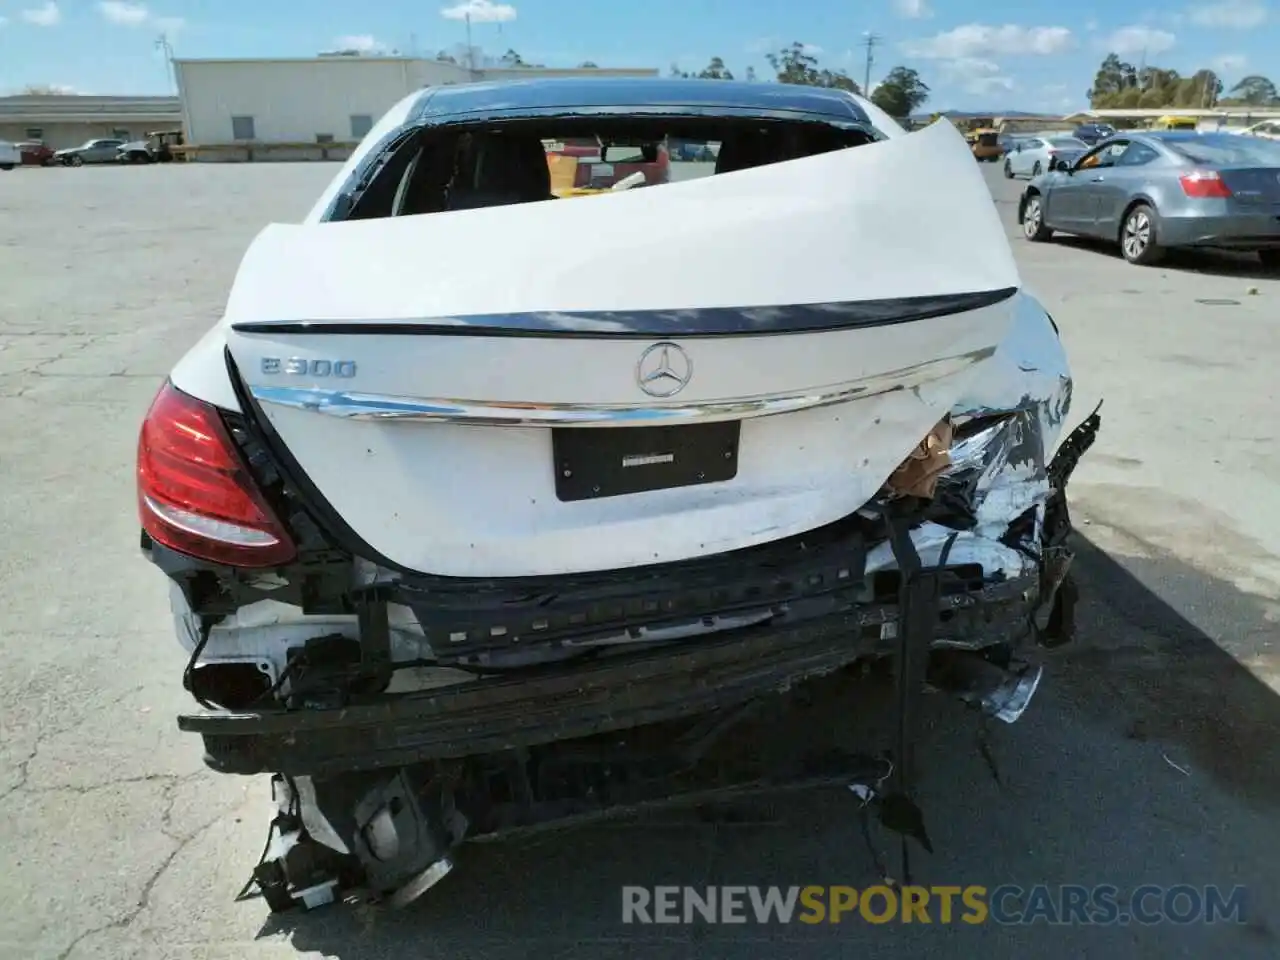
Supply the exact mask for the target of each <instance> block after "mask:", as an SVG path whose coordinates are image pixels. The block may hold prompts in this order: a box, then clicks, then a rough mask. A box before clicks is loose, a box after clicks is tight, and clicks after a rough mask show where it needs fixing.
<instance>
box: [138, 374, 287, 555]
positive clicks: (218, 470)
mask: <svg viewBox="0 0 1280 960" xmlns="http://www.w3.org/2000/svg"><path fill="white" fill-rule="evenodd" d="M138 514H139V516H140V517H141V519H142V528H143V529H144V530H145V531H146V532H147V534H148V535H149V536H150V537H151V539H152V540H155V541H156V542H157V543H161V544H163V545H164V546H166V547H171V548H172V549H174V550H177V551H179V552H180V553H185V554H188V555H190V556H193V557H198V558H200V559H201V560H210V561H213V562H214V563H225V564H228V565H230V566H235V567H274V566H277V565H279V564H282V563H287V562H289V561H290V560H292V559H293V558H294V555H295V554H296V550H295V549H294V545H293V541H292V540H291V539H290V537H289V534H288V533H287V532H286V530H285V529H284V527H283V525H282V524H281V523H280V521H279V520H277V519H276V517H275V514H274V513H272V511H271V508H270V507H268V506H267V504H266V502H265V501H263V499H262V496H261V494H259V493H258V491H257V489H255V487H254V484H253V480H252V478H251V477H250V476H249V474H248V472H247V471H246V470H245V467H244V465H243V463H242V462H241V459H240V455H239V453H238V451H237V450H236V448H235V445H234V443H233V442H232V440H231V436H230V435H229V434H228V433H227V428H226V427H225V426H223V424H222V418H221V417H220V416H219V415H218V411H217V410H216V409H214V407H212V406H210V405H209V404H207V403H204V402H203V401H200V400H197V399H196V398H195V397H192V396H188V395H187V394H185V393H183V392H182V391H180V390H178V389H177V388H176V387H175V386H174V385H173V384H172V383H170V382H168V381H166V382H165V385H164V386H163V387H162V388H161V389H160V392H159V393H158V394H157V395H156V398H155V400H154V401H152V403H151V409H150V410H148V411H147V416H146V419H145V420H143V422H142V431H141V433H140V434H139V436H138Z"/></svg>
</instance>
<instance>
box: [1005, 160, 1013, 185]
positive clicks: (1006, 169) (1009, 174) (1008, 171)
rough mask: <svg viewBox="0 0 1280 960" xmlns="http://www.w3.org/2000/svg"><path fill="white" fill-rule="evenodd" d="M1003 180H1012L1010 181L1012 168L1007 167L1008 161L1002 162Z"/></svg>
mask: <svg viewBox="0 0 1280 960" xmlns="http://www.w3.org/2000/svg"><path fill="white" fill-rule="evenodd" d="M1004 178H1005V179H1006V180H1012V179H1013V167H1011V166H1009V161H1008V160H1006V161H1005V162H1004Z"/></svg>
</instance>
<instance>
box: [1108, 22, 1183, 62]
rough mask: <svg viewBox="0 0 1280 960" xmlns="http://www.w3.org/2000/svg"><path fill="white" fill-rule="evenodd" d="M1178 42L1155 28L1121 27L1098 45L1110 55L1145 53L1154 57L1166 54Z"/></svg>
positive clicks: (1175, 38) (1168, 34)
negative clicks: (1158, 54)
mask: <svg viewBox="0 0 1280 960" xmlns="http://www.w3.org/2000/svg"><path fill="white" fill-rule="evenodd" d="M1177 42H1178V38H1177V37H1175V36H1174V35H1173V34H1172V33H1170V32H1169V31H1168V30H1157V29H1156V28H1155V27H1142V26H1136V25H1135V26H1132V27H1121V28H1120V29H1119V30H1117V31H1116V32H1115V33H1113V34H1111V35H1110V36H1108V37H1106V38H1104V39H1103V40H1102V42H1101V43H1100V44H1099V45H1098V47H1099V49H1105V50H1107V51H1108V52H1110V53H1115V54H1119V55H1120V56H1122V57H1123V56H1127V55H1129V54H1134V53H1145V54H1147V56H1152V55H1154V54H1157V53H1164V52H1165V51H1166V50H1172V49H1173V45H1174V44H1175V43H1177Z"/></svg>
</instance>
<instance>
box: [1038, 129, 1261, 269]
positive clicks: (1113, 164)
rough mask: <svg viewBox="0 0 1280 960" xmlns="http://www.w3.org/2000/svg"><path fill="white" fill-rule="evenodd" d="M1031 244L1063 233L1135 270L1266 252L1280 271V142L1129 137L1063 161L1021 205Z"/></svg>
mask: <svg viewBox="0 0 1280 960" xmlns="http://www.w3.org/2000/svg"><path fill="white" fill-rule="evenodd" d="M1018 222H1019V223H1020V224H1022V232H1023V235H1024V236H1025V237H1026V238H1027V239H1028V240H1047V239H1049V237H1051V236H1052V235H1053V233H1054V231H1061V232H1063V233H1074V234H1079V235H1081V236H1091V237H1101V238H1103V239H1106V240H1112V241H1115V242H1116V243H1118V244H1120V250H1121V252H1122V253H1123V254H1124V258H1125V259H1126V260H1128V261H1129V262H1130V263H1138V264H1150V263H1155V262H1156V261H1157V260H1159V259H1160V258H1161V256H1162V255H1163V253H1164V252H1165V251H1166V250H1167V249H1169V248H1171V247H1211V248H1218V249H1230V250H1245V251H1249V250H1253V251H1256V252H1257V254H1258V256H1259V258H1260V259H1261V260H1262V262H1263V264H1264V265H1265V266H1268V267H1273V268H1275V267H1280V142H1277V141H1274V140H1265V139H1262V138H1260V137H1241V136H1238V135H1236V134H1231V133H1197V132H1194V131H1164V132H1159V133H1141V134H1139V133H1122V134H1117V135H1116V136H1114V137H1111V138H1109V139H1107V140H1104V141H1103V142H1102V143H1100V144H1098V145H1097V146H1096V147H1094V148H1093V149H1091V150H1089V151H1088V152H1087V153H1086V154H1084V155H1083V156H1082V157H1080V158H1079V159H1078V160H1076V161H1074V162H1072V163H1066V162H1063V161H1060V160H1055V161H1054V164H1053V168H1052V169H1050V170H1049V171H1048V172H1046V173H1045V174H1043V175H1041V176H1039V177H1036V178H1034V179H1033V180H1032V181H1031V182H1030V183H1029V184H1027V186H1026V189H1024V190H1023V192H1022V198H1021V200H1020V201H1019V203H1018Z"/></svg>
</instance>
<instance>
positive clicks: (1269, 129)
mask: <svg viewBox="0 0 1280 960" xmlns="http://www.w3.org/2000/svg"><path fill="white" fill-rule="evenodd" d="M1238 132H1239V133H1240V134H1242V135H1243V136H1246V137H1264V138H1266V139H1267V140H1280V120H1263V121H1262V122H1261V123H1255V124H1254V125H1253V126H1252V127H1245V128H1244V129H1243V130H1240V131H1238Z"/></svg>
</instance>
